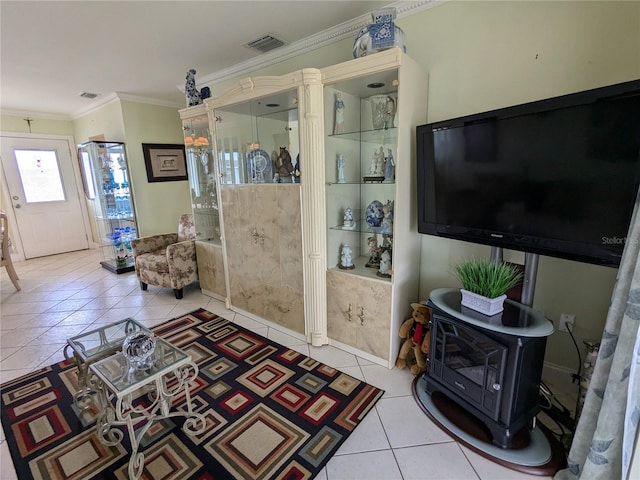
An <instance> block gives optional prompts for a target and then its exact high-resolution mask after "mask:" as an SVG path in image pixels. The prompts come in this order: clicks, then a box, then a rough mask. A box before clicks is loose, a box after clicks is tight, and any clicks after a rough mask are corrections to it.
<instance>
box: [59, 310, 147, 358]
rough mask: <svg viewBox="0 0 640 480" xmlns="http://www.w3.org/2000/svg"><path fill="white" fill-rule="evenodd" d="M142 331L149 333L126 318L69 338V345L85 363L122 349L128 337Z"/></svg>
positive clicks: (132, 320) (131, 319)
mask: <svg viewBox="0 0 640 480" xmlns="http://www.w3.org/2000/svg"><path fill="white" fill-rule="evenodd" d="M140 330H144V331H149V330H148V329H147V328H145V327H144V326H142V325H140V324H139V323H138V322H136V321H135V320H134V319H133V318H125V319H124V320H120V321H119V322H115V323H112V324H108V325H104V326H102V327H100V328H96V329H95V330H91V331H88V332H82V333H81V334H79V335H76V336H75V337H71V338H69V339H68V340H67V343H68V344H69V345H70V346H71V348H73V350H74V351H75V352H76V353H77V354H78V355H80V357H81V358H82V360H83V361H85V360H87V359H90V358H94V357H97V356H101V355H103V354H105V353H112V352H115V351H117V350H119V349H121V348H122V342H123V341H124V339H125V338H126V336H127V335H129V334H130V333H133V332H137V331H140Z"/></svg>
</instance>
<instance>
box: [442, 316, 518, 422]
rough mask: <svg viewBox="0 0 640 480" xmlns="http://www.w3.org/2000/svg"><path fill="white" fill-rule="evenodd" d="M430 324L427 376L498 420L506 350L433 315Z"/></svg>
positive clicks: (475, 331) (471, 330)
mask: <svg viewBox="0 0 640 480" xmlns="http://www.w3.org/2000/svg"><path fill="white" fill-rule="evenodd" d="M432 321H433V327H434V329H433V331H432V355H431V360H430V365H429V376H431V377H434V378H436V379H437V380H438V381H439V383H440V384H442V385H444V386H445V387H447V389H448V390H450V391H451V392H453V393H455V394H456V395H458V396H459V397H460V398H461V399H462V400H464V401H466V402H468V403H470V404H471V405H473V406H474V407H475V408H477V409H478V410H480V411H481V412H483V413H485V414H486V415H488V416H489V417H491V418H492V419H494V420H496V421H497V420H499V417H500V404H501V399H502V393H503V392H502V383H503V379H504V373H505V369H506V368H505V367H506V365H505V362H506V358H507V352H508V347H507V346H505V345H502V344H500V343H498V342H496V341H495V340H493V339H491V338H489V337H487V336H486V335H483V334H482V333H481V332H480V331H479V330H477V329H474V328H470V327H467V326H464V325H461V324H459V323H458V322H456V321H452V320H449V319H447V318H444V317H441V316H439V315H437V314H435V315H433V318H432ZM434 333H435V334H434Z"/></svg>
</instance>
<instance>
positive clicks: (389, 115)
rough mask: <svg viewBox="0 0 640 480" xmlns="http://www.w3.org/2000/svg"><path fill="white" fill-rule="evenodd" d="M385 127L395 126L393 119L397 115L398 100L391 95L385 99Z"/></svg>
mask: <svg viewBox="0 0 640 480" xmlns="http://www.w3.org/2000/svg"><path fill="white" fill-rule="evenodd" d="M384 114H385V115H384V128H385V130H386V129H387V128H393V120H394V119H395V117H396V100H395V98H393V97H392V96H391V95H388V96H387V99H386V101H385V112H384Z"/></svg>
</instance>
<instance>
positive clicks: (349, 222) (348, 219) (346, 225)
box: [342, 207, 356, 230]
mask: <svg viewBox="0 0 640 480" xmlns="http://www.w3.org/2000/svg"><path fill="white" fill-rule="evenodd" d="M342 228H343V229H344V230H353V229H355V228H356V222H355V221H354V220H353V211H352V210H351V207H347V208H345V209H344V217H343V218H342Z"/></svg>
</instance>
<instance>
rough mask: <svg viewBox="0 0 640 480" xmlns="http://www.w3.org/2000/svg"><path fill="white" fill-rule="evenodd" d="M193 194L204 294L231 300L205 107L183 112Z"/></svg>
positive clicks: (181, 111)
mask: <svg viewBox="0 0 640 480" xmlns="http://www.w3.org/2000/svg"><path fill="white" fill-rule="evenodd" d="M180 118H181V119H182V130H183V134H184V147H185V152H186V160H187V171H188V173H189V175H188V176H189V189H190V191H191V210H192V213H193V221H194V224H195V227H196V258H197V262H198V279H199V281H200V288H201V289H202V292H203V293H205V294H206V295H209V296H210V297H214V298H218V299H220V300H225V299H226V297H227V287H226V279H225V275H224V259H223V251H222V229H221V226H220V208H219V205H220V199H219V195H218V182H217V181H216V178H217V165H216V161H215V153H214V141H213V138H212V135H211V129H210V124H209V116H208V114H207V109H206V106H205V105H204V104H201V105H196V106H194V107H189V108H185V109H182V110H180Z"/></svg>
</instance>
